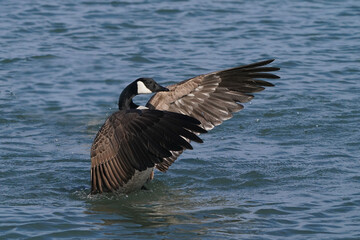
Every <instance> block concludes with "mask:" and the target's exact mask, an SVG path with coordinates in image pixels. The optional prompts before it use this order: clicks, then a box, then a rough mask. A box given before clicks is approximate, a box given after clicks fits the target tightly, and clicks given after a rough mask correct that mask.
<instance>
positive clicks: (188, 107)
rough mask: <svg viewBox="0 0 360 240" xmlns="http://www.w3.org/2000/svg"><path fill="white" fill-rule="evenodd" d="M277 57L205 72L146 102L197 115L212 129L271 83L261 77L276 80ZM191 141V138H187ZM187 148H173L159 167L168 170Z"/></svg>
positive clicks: (156, 106) (152, 106)
mask: <svg viewBox="0 0 360 240" xmlns="http://www.w3.org/2000/svg"><path fill="white" fill-rule="evenodd" d="M273 61H274V60H266V61H262V62H256V63H252V64H248V65H243V66H239V67H235V68H231V69H226V70H222V71H217V72H212V73H208V74H203V75H200V76H197V77H194V78H191V79H188V80H185V81H182V82H180V83H177V84H173V85H170V86H168V87H167V88H168V89H169V90H170V91H169V92H158V93H156V94H155V95H154V96H153V97H152V98H151V99H150V100H149V102H148V103H147V107H148V108H150V109H158V110H166V111H171V112H176V113H182V114H185V115H188V116H191V117H194V118H196V119H197V120H199V121H200V122H201V127H202V128H204V129H206V130H211V129H212V128H214V127H215V126H217V125H220V124H221V123H222V122H223V121H225V120H228V119H230V118H231V117H232V116H233V113H234V112H238V111H240V110H241V109H243V108H244V107H243V105H242V104H241V103H246V102H249V101H250V100H251V99H253V97H254V96H253V95H251V94H252V93H255V92H260V91H263V90H264V89H265V87H271V86H274V85H273V84H272V83H270V82H267V81H264V80H261V79H258V78H265V79H277V78H279V77H278V76H277V75H275V74H272V73H270V72H273V71H278V70H279V68H277V67H268V66H266V65H267V64H269V63H271V62H273ZM186 139H187V140H188V141H189V142H190V140H189V138H186ZM184 150H185V149H184V148H183V149H181V150H180V149H177V150H176V151H171V154H172V156H170V157H165V158H164V159H163V161H162V162H161V163H160V164H157V165H156V168H157V169H159V170H160V171H166V170H167V169H168V168H169V166H170V165H171V164H172V163H173V162H174V161H175V160H176V158H177V157H178V156H179V155H180V154H181V153H182V152H183V151H184Z"/></svg>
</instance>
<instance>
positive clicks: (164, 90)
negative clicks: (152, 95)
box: [154, 84, 169, 92]
mask: <svg viewBox="0 0 360 240" xmlns="http://www.w3.org/2000/svg"><path fill="white" fill-rule="evenodd" d="M168 91H169V89H167V88H166V87H163V86H161V85H159V84H158V85H157V86H156V88H155V91H154V92H168Z"/></svg>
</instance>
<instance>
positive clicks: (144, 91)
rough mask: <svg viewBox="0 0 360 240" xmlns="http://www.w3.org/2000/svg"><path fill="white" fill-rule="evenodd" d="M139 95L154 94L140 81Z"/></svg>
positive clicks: (138, 86)
mask: <svg viewBox="0 0 360 240" xmlns="http://www.w3.org/2000/svg"><path fill="white" fill-rule="evenodd" d="M137 93H138V94H148V93H152V91H150V89H148V88H147V87H146V86H145V84H144V83H143V82H142V81H138V82H137Z"/></svg>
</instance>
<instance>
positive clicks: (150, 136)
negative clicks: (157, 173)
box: [91, 110, 206, 193]
mask: <svg viewBox="0 0 360 240" xmlns="http://www.w3.org/2000/svg"><path fill="white" fill-rule="evenodd" d="M199 124H200V122H199V121H198V120H196V119H194V118H192V117H189V116H183V115H181V114H178V113H171V112H166V111H158V110H128V111H118V112H116V113H114V114H113V115H111V116H110V117H109V118H108V119H107V120H106V122H105V123H104V125H103V126H102V127H101V129H100V130H99V132H98V134H97V135H96V137H95V140H94V142H93V145H92V147H91V184H92V188H91V189H92V193H101V192H104V191H115V190H117V189H119V188H121V187H123V186H124V185H126V183H127V182H128V181H129V180H130V179H131V178H132V177H133V176H134V174H135V170H138V171H144V170H146V169H147V168H152V167H154V166H155V164H161V162H162V161H164V159H166V158H167V157H171V156H172V152H173V151H177V150H183V149H192V146H191V144H190V143H189V141H187V140H186V139H187V138H189V139H191V140H194V141H197V142H202V141H201V139H200V138H199V137H198V136H197V135H196V134H195V133H203V132H206V131H205V130H204V129H202V128H200V127H199V126H198V125H199Z"/></svg>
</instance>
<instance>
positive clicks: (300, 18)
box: [0, 0, 360, 239]
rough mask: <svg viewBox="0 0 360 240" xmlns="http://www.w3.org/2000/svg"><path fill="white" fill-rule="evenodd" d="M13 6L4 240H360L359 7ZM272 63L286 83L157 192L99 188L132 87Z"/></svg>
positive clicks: (8, 21)
mask: <svg viewBox="0 0 360 240" xmlns="http://www.w3.org/2000/svg"><path fill="white" fill-rule="evenodd" d="M0 4H1V8H0V39H1V40H0V125H1V128H0V161H1V169H0V190H1V194H0V238H2V239H9V238H20V239H22V238H31V237H33V238H36V239H49V238H74V239H83V238H86V239H91V238H93V239H112V238H113V239H120V238H121V239H360V227H359V226H360V167H359V166H360V164H359V153H360V152H359V149H360V132H359V122H360V108H359V101H360V97H359V93H360V81H359V73H360V67H359V65H360V55H359V52H360V45H359V42H360V41H359V40H360V25H359V23H360V18H359V15H360V2H359V1H356V0H344V1H311V0H307V1H271V0H265V1H221V2H218V1H200V0H188V1H186V0H184V1H145V0H138V1H98V2H95V1H91V0H90V1H76V2H74V1H52V2H49V1H42V0H38V1H1V3H0ZM269 58H276V59H277V60H276V61H275V62H274V63H273V65H274V66H279V67H281V71H280V72H279V75H280V76H281V77H282V78H281V79H279V80H276V81H273V82H274V83H275V84H276V87H275V88H270V89H267V90H266V91H264V92H262V93H259V94H257V95H256V98H255V99H254V100H253V101H252V102H251V103H250V104H246V107H245V109H244V110H243V111H241V112H240V113H239V114H237V115H236V116H235V117H234V118H233V119H232V120H230V121H227V122H226V123H225V124H223V125H222V126H220V127H217V128H215V129H214V130H213V131H211V132H210V133H209V134H206V135H203V139H204V141H205V143H204V144H195V150H193V151H188V152H185V153H184V154H183V155H182V157H181V158H180V160H178V161H177V162H176V163H175V164H174V165H173V166H172V167H171V169H170V170H169V172H168V173H167V174H161V173H159V172H157V173H156V179H155V180H154V181H153V182H152V183H151V184H150V185H149V188H150V189H151V190H150V191H142V192H137V193H134V194H130V195H128V196H126V195H111V194H107V195H106V194H105V195H102V196H89V195H88V194H89V191H90V156H89V151H90V146H91V143H92V140H93V138H94V136H95V134H96V132H97V130H98V129H99V127H100V126H101V124H102V123H103V122H104V120H105V118H106V117H107V116H108V115H109V114H111V113H112V112H113V111H115V110H116V103H117V98H118V95H119V93H120V92H121V90H122V89H123V88H124V86H126V85H127V84H128V83H129V82H130V81H133V80H134V79H136V78H138V77H141V76H145V77H153V78H155V79H156V80H157V81H158V82H160V83H161V84H164V85H166V84H169V83H173V82H176V81H180V80H183V79H186V78H188V77H192V76H195V75H198V74H202V73H207V72H210V71H214V70H220V69H224V68H228V67H233V66H237V65H240V64H246V63H251V62H254V61H258V60H265V59H269ZM138 101H140V102H144V101H146V98H139V99H138Z"/></svg>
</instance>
